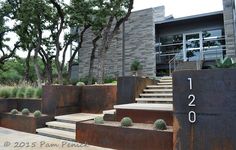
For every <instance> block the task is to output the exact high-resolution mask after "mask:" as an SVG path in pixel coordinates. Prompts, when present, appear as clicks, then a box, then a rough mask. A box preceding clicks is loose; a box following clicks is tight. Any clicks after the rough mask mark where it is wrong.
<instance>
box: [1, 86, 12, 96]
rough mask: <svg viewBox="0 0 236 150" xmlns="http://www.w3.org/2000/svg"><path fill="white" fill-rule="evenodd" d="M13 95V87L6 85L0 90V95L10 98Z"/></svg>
mask: <svg viewBox="0 0 236 150" xmlns="http://www.w3.org/2000/svg"><path fill="white" fill-rule="evenodd" d="M10 96H11V89H10V88H7V87H4V88H2V89H1V90H0V97H2V98H9V97H10Z"/></svg>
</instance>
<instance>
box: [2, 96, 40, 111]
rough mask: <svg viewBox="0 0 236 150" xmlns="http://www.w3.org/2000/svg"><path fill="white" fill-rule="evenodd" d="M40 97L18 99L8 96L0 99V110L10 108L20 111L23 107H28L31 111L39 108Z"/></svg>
mask: <svg viewBox="0 0 236 150" xmlns="http://www.w3.org/2000/svg"><path fill="white" fill-rule="evenodd" d="M41 105H42V100H41V99H20V98H8V99H1V100H0V112H9V111H11V110H12V109H17V110H19V111H21V110H22V109H23V108H28V109H29V110H30V111H31V112H33V111H35V110H41V107H42V106H41Z"/></svg>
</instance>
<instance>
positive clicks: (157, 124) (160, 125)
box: [154, 119, 167, 130]
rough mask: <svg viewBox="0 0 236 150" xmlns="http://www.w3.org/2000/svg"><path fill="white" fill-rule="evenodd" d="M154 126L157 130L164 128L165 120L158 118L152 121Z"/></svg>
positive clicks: (165, 126)
mask: <svg viewBox="0 0 236 150" xmlns="http://www.w3.org/2000/svg"><path fill="white" fill-rule="evenodd" d="M154 127H155V129H157V130H166V129H167V125H166V122H165V121H164V120H163V119H158V120H156V121H155V122H154Z"/></svg>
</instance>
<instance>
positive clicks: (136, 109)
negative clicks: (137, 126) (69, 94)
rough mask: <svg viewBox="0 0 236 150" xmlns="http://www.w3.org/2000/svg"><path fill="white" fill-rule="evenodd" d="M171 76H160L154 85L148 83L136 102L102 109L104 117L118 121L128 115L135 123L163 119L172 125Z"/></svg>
mask: <svg viewBox="0 0 236 150" xmlns="http://www.w3.org/2000/svg"><path fill="white" fill-rule="evenodd" d="M172 91H173V90H172V77H162V78H160V80H158V83H157V84H156V85H148V86H147V87H146V88H145V89H144V90H143V93H141V94H140V97H139V98H136V99H135V100H136V103H131V104H122V105H115V106H114V109H113V110H108V111H104V112H103V114H104V119H105V120H108V121H112V120H115V121H120V120H121V119H122V118H123V117H126V116H129V117H131V118H132V119H133V121H134V122H137V123H153V122H154V121H155V120H156V119H164V120H165V121H166V122H167V124H168V125H170V126H172V125H173V104H172V102H173V94H172Z"/></svg>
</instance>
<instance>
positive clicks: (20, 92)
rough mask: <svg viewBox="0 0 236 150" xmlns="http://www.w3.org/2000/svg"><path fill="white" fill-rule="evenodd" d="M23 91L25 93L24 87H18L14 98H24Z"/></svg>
mask: <svg viewBox="0 0 236 150" xmlns="http://www.w3.org/2000/svg"><path fill="white" fill-rule="evenodd" d="M25 91H26V88H25V87H20V88H19V90H18V92H17V95H16V97H18V98H24V97H25Z"/></svg>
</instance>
